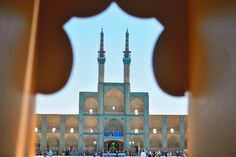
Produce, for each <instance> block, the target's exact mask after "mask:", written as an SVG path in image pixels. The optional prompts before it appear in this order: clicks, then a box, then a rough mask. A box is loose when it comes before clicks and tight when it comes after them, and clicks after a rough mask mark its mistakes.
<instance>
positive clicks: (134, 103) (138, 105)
mask: <svg viewBox="0 0 236 157" xmlns="http://www.w3.org/2000/svg"><path fill="white" fill-rule="evenodd" d="M136 109H137V110H138V112H139V113H140V112H141V113H143V111H144V102H143V100H142V99H141V98H134V99H133V100H131V102H130V112H131V113H135V110H136Z"/></svg>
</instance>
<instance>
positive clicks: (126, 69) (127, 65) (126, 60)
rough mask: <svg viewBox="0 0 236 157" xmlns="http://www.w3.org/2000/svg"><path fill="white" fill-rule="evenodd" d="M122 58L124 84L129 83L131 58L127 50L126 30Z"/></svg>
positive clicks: (127, 34)
mask: <svg viewBox="0 0 236 157" xmlns="http://www.w3.org/2000/svg"><path fill="white" fill-rule="evenodd" d="M123 53H124V57H123V63H124V82H125V83H129V81H130V76H129V75H130V74H129V73H130V62H131V57H130V53H131V51H130V50H129V31H128V29H126V33H125V51H123Z"/></svg>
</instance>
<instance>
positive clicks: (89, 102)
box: [84, 97, 98, 113]
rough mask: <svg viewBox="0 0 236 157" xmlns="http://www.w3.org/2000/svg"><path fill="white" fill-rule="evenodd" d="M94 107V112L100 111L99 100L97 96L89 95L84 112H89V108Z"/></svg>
mask: <svg viewBox="0 0 236 157" xmlns="http://www.w3.org/2000/svg"><path fill="white" fill-rule="evenodd" d="M90 109H92V110H93V112H95V113H96V112H98V101H97V99H96V98H93V97H89V98H87V99H86V100H85V103H84V112H85V113H89V110H90Z"/></svg>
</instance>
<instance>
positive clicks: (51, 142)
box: [47, 134, 60, 148]
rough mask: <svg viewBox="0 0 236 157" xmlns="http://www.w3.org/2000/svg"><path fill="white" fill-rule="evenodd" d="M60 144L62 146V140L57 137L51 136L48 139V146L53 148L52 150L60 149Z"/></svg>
mask: <svg viewBox="0 0 236 157" xmlns="http://www.w3.org/2000/svg"><path fill="white" fill-rule="evenodd" d="M59 144H60V139H59V137H58V136H57V135H55V134H50V135H49V136H48V137H47V146H49V147H52V148H57V147H59Z"/></svg>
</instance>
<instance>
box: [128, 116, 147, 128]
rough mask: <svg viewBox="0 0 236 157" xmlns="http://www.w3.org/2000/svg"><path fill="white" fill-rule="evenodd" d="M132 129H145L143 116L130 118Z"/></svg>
mask: <svg viewBox="0 0 236 157" xmlns="http://www.w3.org/2000/svg"><path fill="white" fill-rule="evenodd" d="M130 129H131V130H134V129H138V130H139V131H140V130H142V131H143V130H144V119H143V117H133V118H130Z"/></svg>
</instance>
